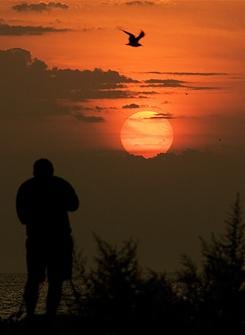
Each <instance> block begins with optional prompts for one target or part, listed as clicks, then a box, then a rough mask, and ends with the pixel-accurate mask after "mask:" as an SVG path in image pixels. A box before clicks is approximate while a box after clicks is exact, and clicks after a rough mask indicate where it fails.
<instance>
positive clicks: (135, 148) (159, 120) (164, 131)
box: [121, 111, 174, 158]
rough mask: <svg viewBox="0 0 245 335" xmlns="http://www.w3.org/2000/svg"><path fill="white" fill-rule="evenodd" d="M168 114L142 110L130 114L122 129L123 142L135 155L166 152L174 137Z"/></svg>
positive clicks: (126, 148) (152, 155) (153, 155)
mask: <svg viewBox="0 0 245 335" xmlns="http://www.w3.org/2000/svg"><path fill="white" fill-rule="evenodd" d="M166 117H167V114H164V113H156V112H152V111H142V112H138V113H134V114H132V115H130V116H129V117H128V118H127V120H126V121H125V122H124V124H123V126H122V129H121V143H122V145H123V147H124V149H125V150H126V151H127V152H128V153H130V154H133V155H136V156H143V157H144V158H152V157H155V156H157V155H158V154H160V153H166V152H167V151H168V150H169V149H170V147H171V145H172V143H173V139H174V134H173V128H172V125H171V123H170V122H169V121H168V120H167V119H166Z"/></svg>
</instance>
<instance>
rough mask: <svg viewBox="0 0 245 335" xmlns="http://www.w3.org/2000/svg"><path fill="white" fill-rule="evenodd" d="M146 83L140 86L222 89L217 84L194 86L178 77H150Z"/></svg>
mask: <svg viewBox="0 0 245 335" xmlns="http://www.w3.org/2000/svg"><path fill="white" fill-rule="evenodd" d="M145 83H146V85H141V86H140V87H159V88H160V87H162V88H166V87H170V88H188V89H190V90H194V91H201V90H218V89H220V87H217V86H194V85H192V84H191V83H188V82H187V81H183V80H177V79H148V80H145Z"/></svg>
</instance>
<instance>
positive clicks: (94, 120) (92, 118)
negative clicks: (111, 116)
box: [72, 113, 105, 123]
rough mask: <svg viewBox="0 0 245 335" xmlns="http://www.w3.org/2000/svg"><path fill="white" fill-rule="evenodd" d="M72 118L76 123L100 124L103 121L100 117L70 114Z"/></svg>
mask: <svg viewBox="0 0 245 335" xmlns="http://www.w3.org/2000/svg"><path fill="white" fill-rule="evenodd" d="M72 116H73V117H74V118H75V119H76V120H78V121H81V122H87V123H101V122H104V121H105V119H104V118H103V117H102V116H95V115H84V114H83V113H72Z"/></svg>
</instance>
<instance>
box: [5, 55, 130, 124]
mask: <svg viewBox="0 0 245 335" xmlns="http://www.w3.org/2000/svg"><path fill="white" fill-rule="evenodd" d="M0 73H1V76H0V111H1V112H0V113H1V117H2V116H5V117H6V116H8V117H11V115H19V116H21V115H29V116H35V115H41V116H46V115H62V114H63V115H64V114H70V113H72V112H74V111H76V112H78V111H81V106H79V103H80V102H81V101H86V100H97V99H118V98H128V97H130V98H132V97H135V95H136V94H135V93H134V92H131V91H127V90H119V89H118V88H117V87H118V85H120V84H128V83H132V82H134V80H133V79H131V78H128V77H126V76H123V75H121V74H120V73H119V72H117V71H112V70H108V71H103V70H102V69H94V70H71V69H59V68H53V69H49V68H48V66H47V64H45V62H43V61H42V60H39V59H36V58H33V57H32V55H31V53H30V52H29V51H27V50H24V49H19V48H15V49H9V50H0ZM105 87H106V88H105ZM108 87H110V88H108ZM93 111H94V112H101V107H99V106H97V107H95V108H94V109H93ZM87 112H92V110H91V111H89V110H87ZM80 119H81V120H83V121H84V122H85V120H86V121H87V122H102V119H99V118H98V117H96V118H94V117H93V118H87V113H85V116H80Z"/></svg>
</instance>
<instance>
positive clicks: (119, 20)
mask: <svg viewBox="0 0 245 335" xmlns="http://www.w3.org/2000/svg"><path fill="white" fill-rule="evenodd" d="M39 2H40V1H34V0H33V1H31V0H30V1H29V2H28V5H27V8H25V10H23V9H22V10H21V9H20V8H19V9H16V8H15V9H14V8H13V7H14V6H16V5H19V4H21V3H22V2H20V1H1V3H0V13H1V15H0V19H1V21H0V28H1V29H0V49H1V50H5V49H9V48H23V49H26V50H28V51H30V52H31V54H32V57H33V58H39V59H40V60H42V61H44V62H45V63H46V64H47V65H48V67H49V69H51V68H52V67H57V68H58V69H60V68H65V69H79V70H80V71H83V70H85V69H90V70H93V69H95V68H99V69H102V70H103V71H107V70H108V69H111V70H115V71H118V73H119V74H120V75H125V76H127V77H129V78H131V79H133V80H134V81H137V82H132V83H122V84H121V85H123V87H120V83H117V84H118V85H119V86H115V87H113V88H112V89H114V90H115V89H118V90H120V91H122V92H124V94H123V95H117V94H114V95H113V97H110V99H108V98H107V97H105V98H103V99H99V98H95V97H94V96H93V97H92V98H90V96H88V97H87V96H85V98H86V99H85V100H84V99H81V101H76V105H77V106H80V114H81V115H82V117H81V115H80V116H79V115H78V114H79V108H78V107H76V108H77V110H76V118H74V113H67V114H66V115H64V114H61V115H60V116H59V115H58V114H56V115H55V116H52V115H50V116H49V115H47V116H45V117H46V119H45V120H44V121H42V123H40V122H39V121H37V122H36V123H35V122H32V123H31V124H32V127H33V128H34V129H35V130H34V131H33V133H34V134H35V133H36V134H38V133H39V132H40V133H43V128H42V127H44V129H45V132H46V133H47V137H49V138H51V139H52V140H51V142H52V143H53V145H54V150H55V148H56V147H58V146H59V144H60V141H62V139H64V143H63V145H65V146H67V147H69V146H73V147H74V148H79V147H81V148H108V149H112V148H113V149H121V148H122V147H121V143H120V138H119V136H120V135H119V134H120V129H121V127H122V124H123V123H124V121H125V119H126V118H127V117H129V116H130V115H131V114H133V113H134V112H138V111H143V110H149V109H150V110H152V111H155V112H160V113H168V114H169V115H171V120H170V122H171V123H172V125H173V128H174V133H175V136H174V143H173V146H172V150H183V149H186V148H198V149H200V148H201V149H203V148H208V149H212V148H215V149H217V147H219V146H220V141H221V140H222V146H223V147H229V146H236V145H237V140H238V139H239V144H241V143H240V138H242V134H241V133H240V132H239V129H240V128H239V125H240V124H241V120H243V118H244V116H243V115H244V100H243V91H244V86H245V85H244V83H245V77H244V69H243V67H244V57H245V42H244V41H245V39H244V37H245V25H244V22H245V2H244V1H243V0H241V1H239V0H237V1H234V0H231V1H230V0H219V1H215V0H214V1H201V0H200V1H199V0H192V1H191V0H190V1H188V0H173V1H171V0H169V1H149V2H147V1H93V2H92V4H91V2H90V1H86V0H85V1H75V0H66V1H61V2H60V3H61V4H64V5H66V8H65V9H64V8H59V6H57V8H51V7H48V2H45V3H46V5H47V7H46V8H45V10H40V9H39V10H38V7H35V6H34V7H32V8H31V7H30V5H31V4H32V5H33V4H34V5H35V4H36V5H38V4H39ZM28 6H29V7H28ZM33 8H34V9H33ZM20 26H22V27H24V28H20ZM37 26H38V28H37V30H38V29H39V30H38V31H39V33H40V35H36V34H32V35H31V34H30V31H29V29H30V27H34V28H35V27H37ZM6 27H7V29H8V30H7V31H8V32H7V33H6ZM44 27H51V30H52V29H55V30H56V31H53V32H44V31H43V30H42V29H43V28H44ZM118 28H122V29H126V30H128V31H130V32H133V33H136V34H137V33H138V32H139V31H140V30H141V29H143V30H144V31H145V33H146V36H145V37H144V38H143V39H142V44H143V47H141V48H130V47H128V46H126V45H125V44H126V43H127V35H125V34H124V33H123V32H121V31H120V30H119V29H118ZM20 29H24V31H25V32H24V33H23V30H20ZM64 29H65V30H67V31H62V30H64ZM18 30H19V31H22V33H20V32H19V33H16V31H18ZM59 30H61V31H59ZM38 80H39V79H38V78H37V81H38ZM71 86H72V84H71ZM82 89H83V87H81V90H82ZM128 91H129V92H130V93H126V92H128ZM65 100H66V101H65V103H66V104H67V103H69V99H65ZM59 103H60V102H59ZM63 103H64V101H63ZM132 107H134V108H132ZM21 115H22V117H21V119H19V118H17V119H15V121H13V122H14V125H13V129H15V127H21V129H25V131H28V129H29V128H28V127H30V125H29V124H28V122H27V121H26V120H25V113H24V111H23V113H22V112H21ZM84 115H85V118H84V117H83V116H84ZM77 116H79V117H77ZM86 116H88V117H90V116H92V117H95V118H94V119H92V120H91V119H88V118H87V119H86ZM29 117H30V116H29V115H28V118H29ZM39 117H40V116H38V117H37V116H36V115H35V111H33V118H34V119H35V120H37V119H38V118H39ZM16 120H17V121H16ZM96 121H98V122H96ZM53 122H54V123H55V124H56V128H57V125H58V127H59V130H58V131H57V133H54V132H52V123H53ZM41 124H43V126H41ZM13 131H16V129H15V130H13ZM25 131H24V132H25ZM58 134H60V135H58ZM239 134H240V135H239ZM33 136H34V137H35V135H33ZM37 141H38V139H37ZM244 144H245V141H244V140H242V145H244ZM23 145H24V146H26V145H27V144H24V143H23ZM39 145H40V147H41V146H42V144H41V143H40V144H39Z"/></svg>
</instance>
